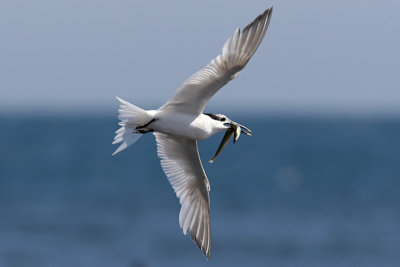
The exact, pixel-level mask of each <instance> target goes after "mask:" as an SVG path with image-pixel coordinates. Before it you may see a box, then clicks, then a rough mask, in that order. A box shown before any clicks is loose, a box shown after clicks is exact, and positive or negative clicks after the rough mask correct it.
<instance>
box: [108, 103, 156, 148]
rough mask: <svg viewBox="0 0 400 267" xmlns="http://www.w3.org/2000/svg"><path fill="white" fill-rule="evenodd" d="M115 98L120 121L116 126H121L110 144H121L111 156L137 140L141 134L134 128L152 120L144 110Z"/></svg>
mask: <svg viewBox="0 0 400 267" xmlns="http://www.w3.org/2000/svg"><path fill="white" fill-rule="evenodd" d="M116 98H117V100H118V101H119V102H120V106H119V110H118V112H119V116H118V119H120V120H121V121H120V122H119V123H118V124H119V125H120V126H121V128H119V129H118V130H117V131H116V132H115V134H116V135H115V137H114V142H113V143H112V144H113V145H114V144H118V143H122V144H121V145H120V146H119V147H118V149H117V150H115V152H114V153H113V154H112V155H113V156H114V155H115V154H117V153H118V152H121V151H122V150H124V149H125V148H127V147H129V146H130V145H132V144H134V143H135V142H136V141H137V140H139V138H140V137H142V135H143V134H141V133H138V132H137V131H136V127H137V126H139V125H143V124H145V123H147V122H148V121H150V120H151V119H152V117H151V116H150V115H149V114H148V113H147V111H146V110H144V109H141V108H139V107H137V106H135V105H133V104H131V103H129V102H127V101H125V100H122V99H121V98H119V97H116Z"/></svg>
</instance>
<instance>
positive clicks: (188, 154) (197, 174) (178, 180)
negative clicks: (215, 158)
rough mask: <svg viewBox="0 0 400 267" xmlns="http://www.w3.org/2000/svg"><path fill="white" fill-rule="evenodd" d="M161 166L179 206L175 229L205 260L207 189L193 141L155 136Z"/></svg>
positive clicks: (208, 233) (207, 251)
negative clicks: (188, 234)
mask: <svg viewBox="0 0 400 267" xmlns="http://www.w3.org/2000/svg"><path fill="white" fill-rule="evenodd" d="M154 135H155V136H156V140H157V152H158V156H159V157H160V158H161V166H162V168H163V170H164V172H165V174H166V175H167V178H168V180H169V182H170V183H171V185H172V187H173V189H174V191H175V193H176V195H177V197H178V198H179V202H180V203H181V205H182V207H181V211H180V213H179V226H180V227H181V228H182V229H183V233H184V234H185V235H186V234H187V233H188V232H190V234H191V237H192V239H193V241H194V242H196V243H197V245H198V246H199V248H200V249H201V251H202V252H203V253H204V255H206V257H207V258H208V257H209V256H210V251H211V230H210V201H209V195H208V191H209V190H210V185H209V182H208V179H207V176H206V174H205V172H204V169H203V166H202V164H201V161H200V157H199V153H198V149H197V141H196V140H189V139H185V138H181V137H175V136H171V135H166V134H162V133H157V132H155V133H154Z"/></svg>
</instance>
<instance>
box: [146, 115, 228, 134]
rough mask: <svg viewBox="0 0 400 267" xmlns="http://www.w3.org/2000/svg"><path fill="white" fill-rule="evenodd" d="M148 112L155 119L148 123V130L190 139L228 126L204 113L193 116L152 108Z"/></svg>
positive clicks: (222, 129) (214, 132)
mask: <svg viewBox="0 0 400 267" xmlns="http://www.w3.org/2000/svg"><path fill="white" fill-rule="evenodd" d="M149 113H150V114H153V118H154V119H155V121H154V122H153V123H151V124H150V125H149V129H148V130H153V131H155V132H160V133H164V134H170V135H176V136H180V137H184V138H188V139H192V140H204V139H207V138H209V137H211V136H212V135H214V134H216V133H219V132H221V131H224V130H226V129H227V128H228V127H227V126H224V125H223V124H222V123H220V122H219V121H215V120H213V119H211V118H210V117H209V116H207V115H204V114H200V115H198V116H194V115H191V114H184V113H175V112H169V111H154V110H151V111H149Z"/></svg>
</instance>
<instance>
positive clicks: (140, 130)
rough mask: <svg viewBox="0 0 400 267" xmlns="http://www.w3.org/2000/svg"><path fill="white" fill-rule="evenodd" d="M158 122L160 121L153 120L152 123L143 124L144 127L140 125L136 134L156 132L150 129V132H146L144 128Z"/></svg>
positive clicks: (136, 129)
mask: <svg viewBox="0 0 400 267" xmlns="http://www.w3.org/2000/svg"><path fill="white" fill-rule="evenodd" d="M156 120H158V119H155V118H154V119H152V120H151V121H149V122H148V123H146V124H143V125H138V126H137V127H136V128H135V132H136V133H141V134H145V133H148V132H154V130H152V129H149V130H145V129H144V128H146V127H147V126H149V125H150V124H151V123H153V122H155V121H156Z"/></svg>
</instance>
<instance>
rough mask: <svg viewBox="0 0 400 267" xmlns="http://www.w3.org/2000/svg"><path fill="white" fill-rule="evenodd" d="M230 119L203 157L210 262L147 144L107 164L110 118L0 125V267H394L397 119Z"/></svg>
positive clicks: (398, 258)
mask: <svg viewBox="0 0 400 267" xmlns="http://www.w3.org/2000/svg"><path fill="white" fill-rule="evenodd" d="M233 119H234V120H235V121H238V122H239V123H242V124H244V125H246V126H248V127H249V128H250V129H252V130H253V132H254V135H253V136H252V137H248V136H244V135H243V136H241V137H240V139H239V141H238V142H237V143H236V144H232V143H231V144H229V145H228V146H227V148H226V149H225V150H224V151H223V152H222V154H221V155H220V156H219V157H218V158H217V160H216V161H215V162H214V163H213V164H210V163H208V160H210V159H211V158H212V156H213V155H214V153H215V152H216V149H217V147H218V145H219V142H220V141H221V139H222V136H223V133H221V134H219V135H216V136H214V137H212V138H211V139H209V140H206V141H201V142H200V143H199V146H200V154H201V158H202V161H203V164H204V168H205V170H206V172H207V175H208V178H209V180H210V183H211V192H210V197H211V223H212V229H211V230H212V251H211V257H210V259H209V260H208V261H207V260H206V258H205V257H204V256H203V255H202V253H201V251H200V250H199V249H198V248H197V246H196V245H195V244H194V243H193V242H192V241H191V240H190V237H189V236H184V235H183V234H182V231H181V229H180V228H179V225H178V214H179V208H180V206H179V202H178V199H177V198H176V196H175V194H174V192H173V190H172V188H171V186H170V185H169V183H168V181H167V179H166V177H165V175H164V173H163V172H162V169H161V167H160V163H159V160H158V158H157V156H156V155H157V154H156V146H155V140H154V137H153V135H151V134H147V135H145V136H144V137H142V138H141V139H140V140H139V141H138V142H137V143H136V144H134V145H133V146H132V147H130V148H129V149H128V150H126V151H123V152H121V153H120V154H118V155H116V156H114V157H112V156H111V154H112V152H113V151H114V150H115V149H116V148H117V147H116V146H112V145H111V142H112V140H113V137H114V135H113V133H114V131H115V130H116V129H117V119H116V118H111V117H104V118H102V117H101V116H90V115H87V116H77V115H76V116H61V117H57V116H52V117H44V116H34V115H32V116H13V117H11V116H2V117H0V125H1V130H0V266H5V267H9V266H10V267H54V266H57V267H58V266H60V267H70V266H74V267H75V266H77V267H79V266H96V267H103V266H104V267H110V266H113V267H119V266H121V267H144V266H307V267H308V266H400V119H395V118H386V119H385V118H370V119H368V118H359V119H357V118H346V117H329V118H322V117H321V118H307V117H290V116H277V117H273V116H272V117H265V118H263V117H256V118H254V117H251V116H248V117H246V116H242V117H234V118H233Z"/></svg>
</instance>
